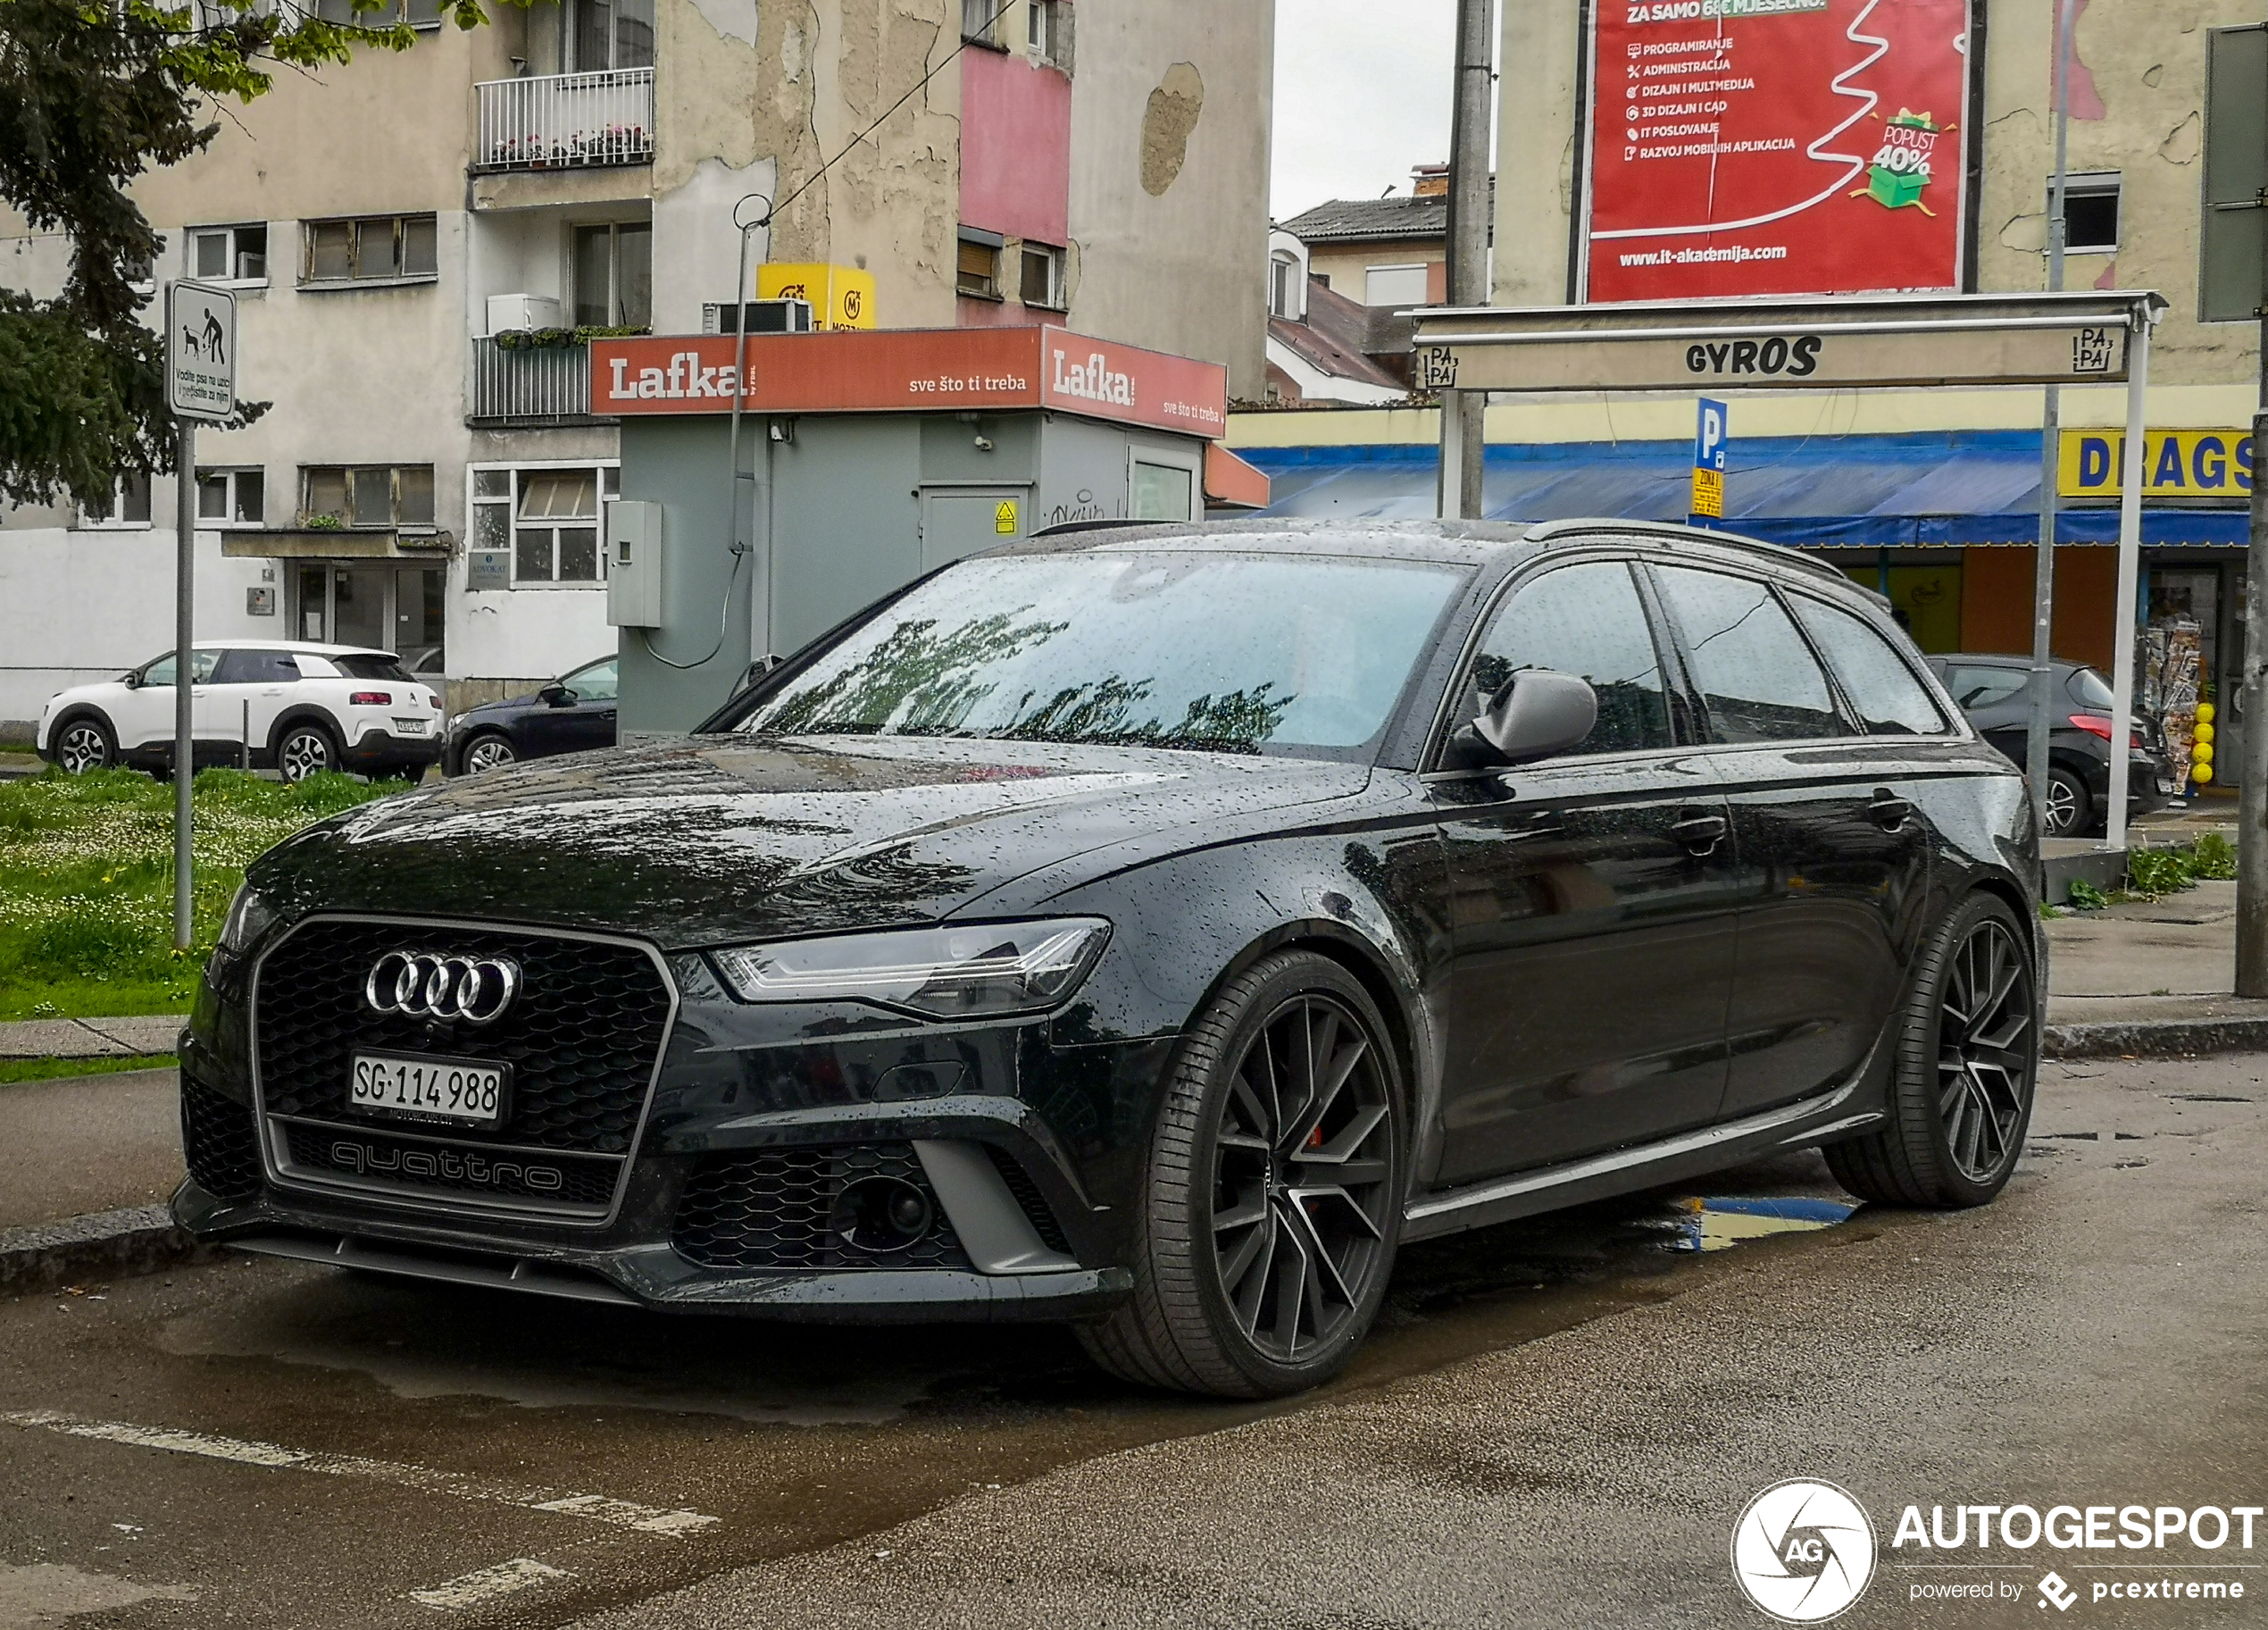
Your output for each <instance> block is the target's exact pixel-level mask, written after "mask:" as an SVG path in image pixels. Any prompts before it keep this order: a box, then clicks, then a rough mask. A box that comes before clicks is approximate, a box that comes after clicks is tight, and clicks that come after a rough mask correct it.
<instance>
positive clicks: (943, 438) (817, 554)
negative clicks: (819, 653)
mask: <svg viewBox="0 0 2268 1630" xmlns="http://www.w3.org/2000/svg"><path fill="white" fill-rule="evenodd" d="M744 351H745V356H744V355H743V353H744ZM744 362H745V365H746V374H745V375H744V376H738V379H737V380H736V375H737V372H738V369H739V368H740V367H741V366H742V365H743V363H744ZM736 382H738V383H739V384H740V385H741V387H742V416H741V424H740V436H739V454H738V472H737V474H736V472H735V471H734V469H733V467H732V464H731V454H730V448H731V439H732V433H731V426H730V417H731V406H732V397H733V393H734V386H735V384H736ZM1227 395H1228V392H1227V377H1226V372H1225V370H1223V369H1222V368H1220V367H1218V366H1216V365H1214V364H1208V363H1197V362H1191V361H1188V360H1187V359H1185V358H1181V357H1175V356H1166V355H1162V354H1160V353H1157V352H1152V351H1144V350H1140V349H1138V348H1137V347H1131V346H1121V345H1116V344H1113V343H1111V342H1107V341H1103V340H1095V339H1087V338H1085V337H1084V336H1080V335H1073V334H1069V333H1066V332H1065V331H1063V330H1060V329H1039V328H1028V329H955V330H880V331H858V330H849V331H842V330H838V331H834V332H828V333H817V334H751V335H749V336H748V337H747V338H746V339H745V340H743V339H738V338H737V337H736V336H733V335H730V334H724V335H713V336H712V335H697V336H688V337H677V338H668V337H661V338H646V337H638V338H634V339H601V340H596V341H594V342H593V344H592V346H591V406H592V411H593V412H595V413H600V414H613V415H619V416H620V418H621V458H622V473H621V491H622V496H623V500H624V501H623V502H621V503H619V504H617V505H615V506H613V508H614V512H615V513H617V514H620V513H621V512H628V511H633V510H636V509H638V508H640V507H644V508H646V509H652V510H655V511H657V512H659V514H660V515H661V516H662V517H663V520H659V521H656V522H655V523H654V524H655V528H656V535H655V537H654V538H653V539H651V540H650V541H649V542H648V543H647V545H646V548H647V552H648V556H649V558H651V559H658V560H660V561H662V562H663V568H662V570H661V571H660V572H659V573H657V574H655V575H654V576H651V577H649V578H648V579H647V580H646V581H645V582H644V583H643V584H642V585H641V587H640V589H639V594H640V596H641V597H643V596H645V595H647V594H650V595H652V596H653V597H654V599H653V601H652V602H651V603H650V605H649V604H648V603H647V602H646V601H645V600H644V599H643V598H641V599H640V601H639V615H640V618H641V619H643V618H644V617H645V616H646V614H648V613H649V612H650V614H651V619H652V620H650V621H646V620H638V621H633V620H632V619H631V618H630V616H628V615H624V614H616V615H615V616H614V617H613V621H614V622H615V623H618V624H620V625H621V626H623V627H625V628H629V629H631V630H632V631H633V632H631V633H630V634H627V635H625V636H624V637H623V639H622V644H621V702H620V721H621V730H622V731H623V732H624V734H625V735H626V736H629V735H638V734H660V733H667V732H670V731H684V730H688V729H690V728H691V727H692V726H693V725H695V724H696V723H699V722H700V720H701V719H703V718H704V717H705V716H706V715H708V714H710V713H712V712H713V711H714V710H715V709H716V708H717V707H718V706H721V705H722V704H723V703H724V702H725V701H726V700H727V699H728V698H730V696H731V695H732V693H733V692H734V691H735V690H738V688H739V687H740V685H741V684H742V683H743V681H745V680H746V676H747V674H748V672H749V669H750V665H752V664H754V663H757V662H761V661H762V660H763V658H764V657H765V656H787V655H789V654H790V653H792V652H794V651H795V650H796V649H797V648H799V647H801V646H802V645H804V644H805V642H807V641H808V640H810V639H813V638H814V637H815V636H817V635H819V634H821V633H823V632H825V631H827V630H828V629H830V628H831V627H833V626H834V625H835V624H836V623H839V622H841V621H842V620H843V619H844V618H845V617H846V616H849V615H851V614H853V613H855V612H856V611H858V610H859V609H860V608H861V607H862V606H867V605H869V604H871V603H872V602H873V601H874V600H876V599H879V598H881V597H882V596H883V595H886V594H888V593H890V592H891V591H892V590H894V589H899V588H902V587H904V586H905V584H906V583H908V582H911V581H913V579H915V578H917V577H920V576H921V575H922V574H923V573H927V572H930V571H933V570H935V569H936V568H938V567H939V566H942V565H946V564H950V563H951V562H953V561H955V560H958V559H960V558H962V557H963V556H968V555H972V554H976V553H978V552H980V551H981V550H984V549H989V548H996V547H997V546H999V545H1002V544H1005V543H1012V542H1013V541H1014V540H1015V539H1019V538H1028V537H1030V536H1031V535H1032V534H1034V533H1035V532H1038V531H1044V530H1045V529H1046V528H1047V527H1050V526H1055V525H1059V524H1061V523H1063V522H1074V521H1117V520H1160V521H1190V520H1198V519H1202V518H1203V516H1204V514H1205V503H1206V495H1207V492H1208V481H1207V475H1208V471H1209V470H1212V469H1213V467H1214V466H1215V465H1221V464H1227V465H1234V466H1235V468H1236V470H1238V471H1241V472H1242V474H1243V475H1244V476H1246V477H1248V478H1250V480H1249V481H1245V482H1240V483H1238V492H1239V494H1240V495H1242V496H1241V497H1240V499H1239V501H1240V502H1243V503H1246V504H1253V503H1257V504H1263V505H1264V504H1265V502H1266V496H1265V478H1264V477H1262V476H1260V475H1259V474H1258V472H1255V471H1252V470H1251V469H1250V468H1249V467H1248V466H1243V465H1238V464H1236V461H1234V460H1233V459H1232V458H1230V457H1229V456H1227V455H1226V454H1225V453H1224V452H1222V450H1221V449H1219V448H1215V447H1212V446H1211V439H1212V438H1213V437H1215V436H1218V435H1219V434H1220V433H1221V432H1222V430H1223V429H1225V427H1226V424H1227V407H1228V402H1227ZM1252 482H1257V483H1259V488H1260V491H1259V495H1258V497H1256V498H1255V497H1251V496H1250V495H1251V493H1252V486H1251V483H1252ZM619 531H621V528H619V527H618V526H617V524H616V522H614V521H613V520H612V519H610V521H609V523H608V531H607V539H608V549H607V562H608V569H609V571H610V572H618V571H620V570H621V566H620V565H619V564H617V562H618V546H617V541H616V540H617V537H618V533H619ZM655 544H658V545H659V548H658V550H656V549H655V547H654V546H655ZM736 546H738V547H736ZM637 554H638V543H637V542H636V541H635V540H633V542H632V544H631V559H632V562H633V563H635V562H636V560H637ZM631 569H632V570H633V571H635V570H638V567H637V566H636V564H633V565H632V567H631ZM614 604H615V605H616V606H618V607H619V606H621V605H622V604H623V603H622V602H621V601H619V600H618V601H615V602H614Z"/></svg>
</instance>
